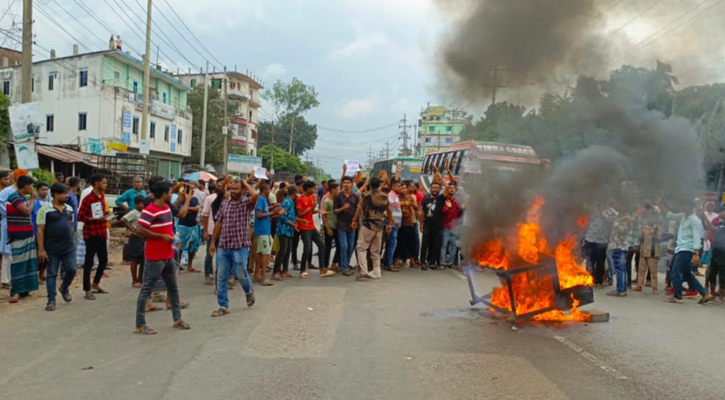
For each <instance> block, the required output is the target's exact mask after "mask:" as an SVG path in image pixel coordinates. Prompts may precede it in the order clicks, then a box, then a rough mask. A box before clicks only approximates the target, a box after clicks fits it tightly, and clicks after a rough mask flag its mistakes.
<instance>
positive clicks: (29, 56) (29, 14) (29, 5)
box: [21, 0, 33, 103]
mask: <svg viewBox="0 0 725 400" xmlns="http://www.w3.org/2000/svg"><path fill="white" fill-rule="evenodd" d="M21 80H22V96H21V101H22V102H23V103H30V102H31V101H33V86H32V85H33V0H23V66H22V67H21Z"/></svg>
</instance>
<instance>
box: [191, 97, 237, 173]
mask: <svg viewBox="0 0 725 400" xmlns="http://www.w3.org/2000/svg"><path fill="white" fill-rule="evenodd" d="M188 99H189V107H190V108H191V112H192V114H193V115H194V120H193V125H192V132H193V135H192V138H191V162H192V163H193V164H197V165H198V164H199V163H200V161H201V132H202V127H203V122H204V119H203V117H202V116H203V115H204V85H197V86H196V87H195V88H194V90H193V91H192V92H191V93H189V97H188ZM224 104H225V101H224V100H223V99H222V95H221V91H220V90H219V89H214V88H209V104H208V106H207V123H206V148H205V153H206V154H205V156H204V162H205V163H207V164H209V163H211V164H222V163H224V140H225V139H226V140H228V142H227V144H230V143H231V135H228V136H224V134H223V127H224V126H225V125H226V124H227V121H225V120H224ZM226 104H227V107H228V108H227V115H228V116H230V115H234V113H235V112H236V107H235V105H234V104H233V103H232V102H226ZM229 148H230V149H231V146H229ZM202 167H203V166H202Z"/></svg>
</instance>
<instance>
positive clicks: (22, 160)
mask: <svg viewBox="0 0 725 400" xmlns="http://www.w3.org/2000/svg"><path fill="white" fill-rule="evenodd" d="M15 159H16V160H17V161H18V168H22V169H24V170H27V171H30V170H33V169H38V168H40V164H39V163H38V149H37V148H36V146H35V143H34V142H33V140H29V141H26V142H15Z"/></svg>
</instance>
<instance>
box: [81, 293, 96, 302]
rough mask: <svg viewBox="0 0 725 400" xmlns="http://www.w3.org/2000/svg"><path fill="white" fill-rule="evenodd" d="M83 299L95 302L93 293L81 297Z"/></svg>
mask: <svg viewBox="0 0 725 400" xmlns="http://www.w3.org/2000/svg"><path fill="white" fill-rule="evenodd" d="M83 298H84V299H86V300H95V299H96V296H94V295H93V293H88V294H86V295H85V296H83Z"/></svg>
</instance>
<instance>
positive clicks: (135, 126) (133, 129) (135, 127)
mask: <svg viewBox="0 0 725 400" xmlns="http://www.w3.org/2000/svg"><path fill="white" fill-rule="evenodd" d="M131 133H133V134H134V135H136V136H138V117H133V124H132V125H131Z"/></svg>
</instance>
